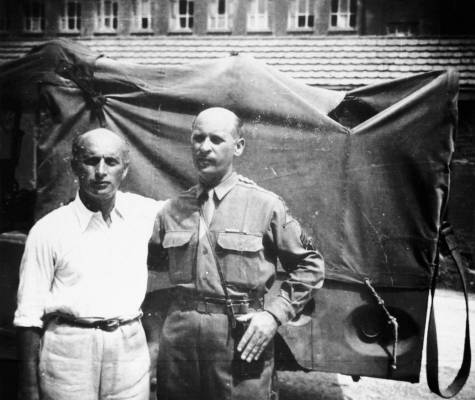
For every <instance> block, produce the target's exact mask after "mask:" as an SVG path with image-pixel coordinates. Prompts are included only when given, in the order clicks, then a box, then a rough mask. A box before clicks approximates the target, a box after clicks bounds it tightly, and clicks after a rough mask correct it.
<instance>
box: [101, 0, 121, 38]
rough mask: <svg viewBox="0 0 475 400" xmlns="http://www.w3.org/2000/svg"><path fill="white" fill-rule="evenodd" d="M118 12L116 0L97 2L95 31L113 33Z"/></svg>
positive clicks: (115, 28) (116, 23) (116, 24)
mask: <svg viewBox="0 0 475 400" xmlns="http://www.w3.org/2000/svg"><path fill="white" fill-rule="evenodd" d="M118 11H119V4H118V1H117V0H98V1H97V26H96V30H97V31H99V32H115V31H116V30H117V26H118V19H117V14H118Z"/></svg>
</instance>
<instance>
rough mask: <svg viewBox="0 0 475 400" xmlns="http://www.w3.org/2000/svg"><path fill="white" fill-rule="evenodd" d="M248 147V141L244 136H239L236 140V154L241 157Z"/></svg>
mask: <svg viewBox="0 0 475 400" xmlns="http://www.w3.org/2000/svg"><path fill="white" fill-rule="evenodd" d="M244 147H246V141H245V140H244V138H239V139H237V140H236V141H235V142H234V156H235V157H239V156H240V155H241V154H242V153H243V151H244Z"/></svg>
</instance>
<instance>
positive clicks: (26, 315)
mask: <svg viewBox="0 0 475 400" xmlns="http://www.w3.org/2000/svg"><path fill="white" fill-rule="evenodd" d="M54 261H55V257H54V252H53V246H52V244H51V237H50V235H48V233H47V232H43V231H42V229H41V226H34V227H33V228H32V229H31V231H30V233H29V235H28V238H27V240H26V244H25V251H24V253H23V257H22V260H21V265H20V283H19V286H18V295H17V309H16V311H15V316H14V320H13V323H14V325H15V326H21V327H38V328H42V327H43V321H42V317H43V314H44V311H45V307H46V304H47V301H48V298H49V294H50V288H51V284H52V282H53V278H54V268H55V266H54Z"/></svg>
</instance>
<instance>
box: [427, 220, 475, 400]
mask: <svg viewBox="0 0 475 400" xmlns="http://www.w3.org/2000/svg"><path fill="white" fill-rule="evenodd" d="M440 233H441V235H440V237H441V239H442V240H443V241H444V243H445V245H446V246H447V248H448V249H449V251H450V254H451V255H452V257H453V259H454V261H455V264H456V266H457V271H458V274H459V277H460V280H461V282H462V287H463V294H464V297H465V341H464V349H463V359H462V364H461V366H460V369H459V371H458V372H457V375H456V377H455V378H454V380H453V381H452V382H451V383H450V384H449V385H448V386H447V388H445V389H441V388H440V385H439V358H438V353H439V351H438V346H437V327H436V323H435V316H434V294H435V289H436V278H437V274H438V268H439V266H438V265H436V269H435V273H434V277H433V279H432V284H431V307H430V318H429V327H428V331H427V346H426V356H427V357H426V359H427V365H426V373H427V384H428V385H429V388H430V390H431V391H432V392H434V393H436V394H438V395H439V396H440V397H443V398H445V399H448V398H451V397H453V396H455V395H456V394H457V393H458V392H459V391H460V390H461V389H462V388H463V386H464V385H465V382H466V381H467V379H468V376H469V374H470V365H471V361H472V360H471V348H470V322H469V305H468V294H467V283H466V278H465V271H464V267H463V263H462V256H461V254H460V252H459V250H458V248H457V243H456V239H455V235H454V232H453V230H452V227H451V226H450V224H449V223H448V222H444V223H443V224H442V227H441V230H440Z"/></svg>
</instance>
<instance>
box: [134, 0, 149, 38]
mask: <svg viewBox="0 0 475 400" xmlns="http://www.w3.org/2000/svg"><path fill="white" fill-rule="evenodd" d="M134 29H135V30H136V31H150V30H151V29H152V1H151V0H135V2H134Z"/></svg>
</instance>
